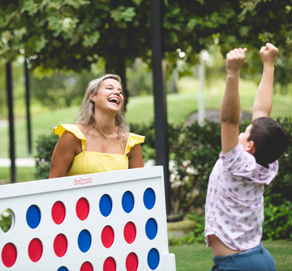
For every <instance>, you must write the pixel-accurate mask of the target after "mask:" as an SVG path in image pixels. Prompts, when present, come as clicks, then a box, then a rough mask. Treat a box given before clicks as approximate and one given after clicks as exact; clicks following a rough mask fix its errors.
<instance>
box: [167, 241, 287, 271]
mask: <svg viewBox="0 0 292 271" xmlns="http://www.w3.org/2000/svg"><path fill="white" fill-rule="evenodd" d="M263 244H264V246H265V248H266V249H267V250H268V251H269V252H270V253H271V254H272V255H273V256H274V259H275V262H276V268H277V271H288V270H292V242H291V241H290V242H288V241H285V240H279V241H263ZM169 251H170V252H171V253H174V254H175V259H176V271H209V270H210V269H211V267H212V265H213V261H212V258H213V255H212V252H211V249H210V248H206V245H205V244H195V245H181V246H170V247H169Z"/></svg>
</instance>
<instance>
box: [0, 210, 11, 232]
mask: <svg viewBox="0 0 292 271" xmlns="http://www.w3.org/2000/svg"><path fill="white" fill-rule="evenodd" d="M11 224H12V213H11V211H10V210H9V209H7V210H5V211H3V212H2V213H1V214H0V228H1V229H2V231H3V232H7V231H8V230H9V229H10V227H11Z"/></svg>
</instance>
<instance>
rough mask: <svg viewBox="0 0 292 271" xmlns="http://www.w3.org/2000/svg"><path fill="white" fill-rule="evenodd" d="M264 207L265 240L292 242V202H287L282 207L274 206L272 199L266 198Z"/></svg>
mask: <svg viewBox="0 0 292 271" xmlns="http://www.w3.org/2000/svg"><path fill="white" fill-rule="evenodd" d="M264 205H265V209H264V210H265V211H264V212H265V221H264V224H263V240H277V239H290V240H292V213H291V209H292V202H291V201H288V200H285V201H284V202H283V203H281V204H280V205H274V204H273V203H272V202H271V198H269V197H265V204H264Z"/></svg>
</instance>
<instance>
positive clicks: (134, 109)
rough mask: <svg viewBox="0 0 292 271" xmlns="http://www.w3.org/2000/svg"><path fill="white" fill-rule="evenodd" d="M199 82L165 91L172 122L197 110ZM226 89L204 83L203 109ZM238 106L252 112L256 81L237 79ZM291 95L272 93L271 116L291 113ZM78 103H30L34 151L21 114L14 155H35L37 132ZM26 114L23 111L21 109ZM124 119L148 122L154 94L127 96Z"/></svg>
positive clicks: (4, 135)
mask: <svg viewBox="0 0 292 271" xmlns="http://www.w3.org/2000/svg"><path fill="white" fill-rule="evenodd" d="M197 88H198V82H197V80H196V79H195V78H190V77H186V78H183V79H181V80H179V81H178V90H179V93H178V94H168V95H167V116H168V121H169V122H173V123H182V122H185V121H186V119H187V117H188V116H189V115H190V114H192V113H194V112H196V111H197V109H198V104H197V100H198V99H197V95H198V93H197ZM224 89H225V81H224V80H217V81H216V82H213V83H212V84H210V85H207V86H206V88H205V92H204V106H205V109H206V110H208V109H216V110H220V107H221V101H222V97H223V93H224ZM239 90H240V100H241V109H242V111H244V112H248V113H251V112H252V106H253V100H254V96H255V93H256V90H257V85H256V84H254V83H253V82H247V81H244V80H240V82H239ZM291 105H292V96H291V95H286V96H281V95H279V94H277V95H274V105H273V111H272V114H271V117H272V118H274V119H276V118H278V117H284V116H289V115H292V106H291ZM78 108H79V107H78V106H72V107H70V108H64V109H60V110H55V111H48V110H47V109H43V110H42V111H41V108H40V107H39V105H35V104H33V105H32V110H31V111H32V112H33V114H32V121H31V122H32V123H31V126H32V143H33V154H32V155H29V154H28V153H27V131H26V120H25V118H24V117H23V116H22V117H21V118H20V117H19V118H18V119H17V121H16V122H15V134H16V156H17V157H33V155H35V141H36V140H37V137H38V135H43V134H45V135H53V128H54V127H56V126H57V125H58V124H60V123H74V121H75V115H76V113H77V111H78ZM23 114H24V115H25V113H23ZM125 116H126V119H127V121H128V122H129V123H149V122H150V121H153V120H154V99H153V96H152V95H151V96H137V97H130V99H129V103H128V105H127V112H126V115H125ZM8 135H9V132H8V127H6V128H1V129H0V140H1V142H2V146H4V147H2V148H1V149H0V157H9V144H8V142H9V138H8Z"/></svg>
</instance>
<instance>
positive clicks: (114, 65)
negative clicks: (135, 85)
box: [105, 52, 129, 112]
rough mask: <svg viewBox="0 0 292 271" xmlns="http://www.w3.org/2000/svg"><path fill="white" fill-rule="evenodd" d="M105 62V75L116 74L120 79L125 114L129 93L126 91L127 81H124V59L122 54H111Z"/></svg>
mask: <svg viewBox="0 0 292 271" xmlns="http://www.w3.org/2000/svg"><path fill="white" fill-rule="evenodd" d="M105 62H106V66H105V69H106V73H112V74H117V75H119V76H120V77H121V80H122V87H123V92H124V97H125V99H124V110H125V112H126V106H127V103H128V98H129V92H128V90H127V79H126V63H125V57H124V55H123V53H122V52H120V53H116V54H111V55H110V56H108V57H105Z"/></svg>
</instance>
